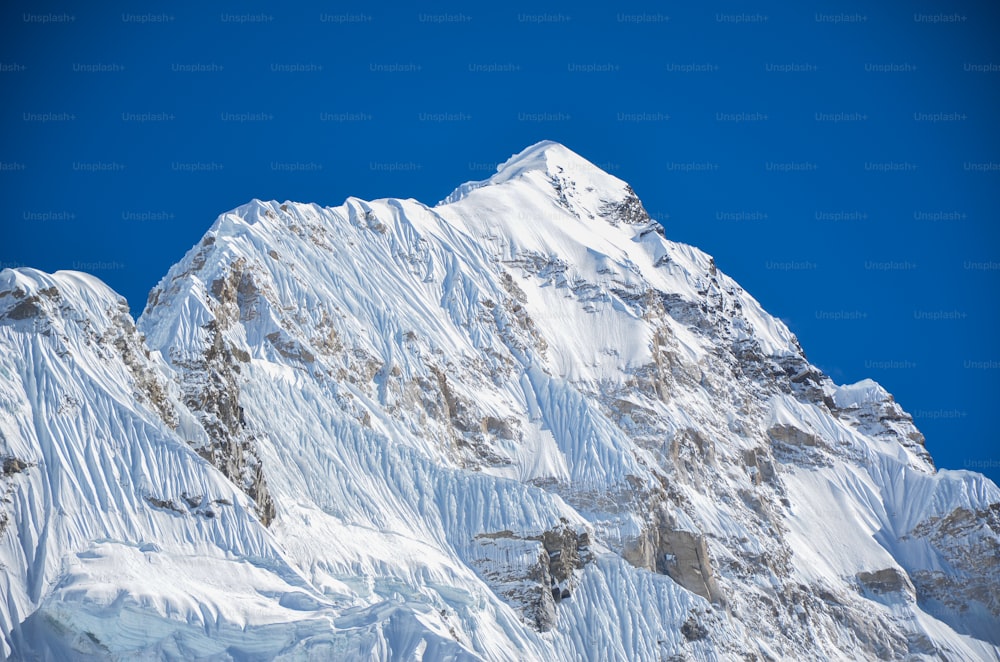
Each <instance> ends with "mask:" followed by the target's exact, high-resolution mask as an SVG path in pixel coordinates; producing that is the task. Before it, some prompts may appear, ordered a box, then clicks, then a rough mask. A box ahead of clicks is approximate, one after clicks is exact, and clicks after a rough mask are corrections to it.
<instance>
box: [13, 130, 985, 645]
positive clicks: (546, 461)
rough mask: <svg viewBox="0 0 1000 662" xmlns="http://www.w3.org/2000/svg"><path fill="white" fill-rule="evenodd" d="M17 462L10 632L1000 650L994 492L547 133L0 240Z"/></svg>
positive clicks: (150, 640) (112, 640)
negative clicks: (298, 194) (513, 143)
mask: <svg viewBox="0 0 1000 662" xmlns="http://www.w3.org/2000/svg"><path fill="white" fill-rule="evenodd" d="M0 458H2V472H0V492H2V501H0V569H2V572H0V588H2V591H0V628H2V635H3V637H2V640H0V655H2V656H3V657H10V658H14V659H26V660H33V659H40V660H58V659H80V660H104V659H120V660H131V659H176V660H192V659H201V660H264V659H275V658H277V659H287V660H298V659H392V660H411V659H428V660H431V659H433V660H438V659H446V660H467V659H468V660H473V659H486V660H516V659H524V660H561V659H565V660H569V659H591V660H608V659H621V660H660V659H666V660H685V659H688V660H691V659H695V660H783V659H796V660H805V659H829V660H841V659H843V660H858V659H887V660H892V659H906V660H919V659H928V660H930V659H935V660H937V659H946V660H1000V490H998V488H997V486H996V485H994V484H993V483H992V482H990V481H989V480H988V479H986V478H985V477H983V476H982V475H979V474H976V473H973V472H967V471H946V470H936V469H935V468H934V465H933V464H932V461H931V458H930V456H929V455H928V453H927V451H926V450H925V448H924V444H923V436H922V435H921V434H920V432H919V431H918V430H917V429H916V427H914V425H913V421H912V419H911V417H910V416H909V415H908V414H907V413H906V412H905V411H904V410H903V409H902V408H901V407H900V406H899V405H898V404H897V403H896V402H895V401H894V400H893V398H892V396H891V395H889V394H888V393H887V392H886V391H885V390H884V389H883V388H882V387H880V386H879V385H878V384H876V383H874V382H872V381H870V380H865V381H862V382H859V383H857V384H853V385H847V386H837V385H835V384H834V383H833V382H832V381H831V380H830V379H829V378H828V377H827V376H826V375H824V374H823V373H822V372H821V371H820V370H818V369H817V368H816V367H814V366H812V365H811V364H810V363H809V361H808V360H807V359H806V357H805V355H804V353H803V351H802V348H801V347H800V346H799V344H798V342H797V340H796V339H795V337H794V336H793V335H792V334H791V333H790V332H789V330H788V329H787V328H786V327H785V326H784V324H782V323H781V322H780V321H779V320H777V319H775V318H774V317H772V316H770V315H768V314H767V313H766V312H765V311H763V310H762V309H761V307H760V305H759V304H758V303H757V302H756V301H755V300H754V299H753V298H752V297H751V296H750V295H749V294H747V293H746V292H744V291H743V290H742V289H741V288H740V287H739V286H738V285H737V284H736V283H735V282H733V281H732V280H731V279H730V278H728V277H727V276H725V275H724V274H723V273H721V272H720V271H719V270H718V269H717V268H716V266H715V264H714V262H713V260H712V259H711V258H710V257H709V256H707V255H705V254H704V253H702V252H700V251H698V250H697V249H695V248H692V247H690V246H686V245H683V244H678V243H674V242H671V241H668V240H667V239H665V238H664V236H663V230H662V228H661V227H660V226H659V225H658V224H656V223H655V222H654V221H652V220H651V219H650V218H649V217H648V215H647V214H646V212H645V210H644V209H643V206H642V204H641V202H640V201H639V199H638V198H637V197H636V195H635V193H634V192H633V191H632V189H631V188H630V187H629V186H627V185H626V184H625V183H624V182H622V181H620V180H618V179H616V178H615V177H612V176H610V175H608V174H606V173H604V172H602V171H601V170H599V169H598V168H596V167H595V166H593V165H592V164H590V163H588V162H587V161H586V160H584V159H583V158H581V157H580V156H578V155H576V154H574V153H573V152H571V151H569V150H568V149H566V148H565V147H563V146H561V145H558V144H555V143H550V142H544V143H539V144H538V145H535V146H532V147H530V148H528V149H526V150H525V151H523V152H521V153H520V154H517V155H515V156H514V157H512V158H511V159H510V160H509V161H507V162H506V163H504V164H503V165H501V166H500V167H499V168H498V171H497V173H496V174H495V175H493V176H492V177H491V178H489V179H488V180H486V181H483V182H474V183H468V184H464V185H462V186H461V187H459V188H458V189H457V190H456V191H455V192H454V193H452V194H451V195H450V196H449V197H448V198H446V199H445V200H444V201H442V202H440V203H438V204H437V205H436V206H434V207H428V206H426V205H424V204H421V203H419V202H417V201H415V200H397V199H384V200H376V201H371V202H366V201H363V200H359V199H355V198H349V199H348V200H347V201H346V202H345V203H344V204H343V205H341V206H340V207H336V208H324V207H319V206H316V205H310V204H298V203H292V202H286V203H284V204H280V203H277V202H261V201H257V200H255V201H253V202H251V203H249V204H247V205H244V206H242V207H239V208H237V209H234V210H233V211H230V212H227V213H225V214H223V215H222V216H220V217H219V218H218V220H217V221H216V222H215V224H214V225H213V226H212V227H211V229H210V230H209V231H208V233H207V234H206V235H205V236H204V238H203V239H202V240H201V241H200V242H199V243H198V245H196V246H195V247H194V248H192V249H191V250H190V251H189V252H188V254H187V255H186V256H185V257H184V258H183V259H182V260H181V261H180V262H178V263H177V264H176V265H175V266H174V267H173V268H172V269H171V270H170V272H169V273H168V274H167V275H166V276H165V277H164V278H163V280H162V281H161V282H160V283H159V284H158V285H157V286H156V288H154V289H153V291H152V292H151V293H150V295H149V300H148V303H147V305H146V308H145V310H144V311H143V313H142V315H141V317H139V319H138V320H137V321H134V320H133V318H132V317H131V316H130V315H129V312H128V308H127V306H126V304H125V302H124V300H123V299H122V298H121V297H119V296H118V295H116V294H115V293H114V292H113V291H111V290H110V289H109V288H108V287H106V286H105V285H104V284H102V283H101V282H100V281H98V280H97V279H95V278H93V277H91V276H88V275H85V274H81V273H77V272H69V271H61V272H56V273H54V274H46V273H42V272H40V271H36V270H33V269H17V270H5V271H3V272H2V273H0Z"/></svg>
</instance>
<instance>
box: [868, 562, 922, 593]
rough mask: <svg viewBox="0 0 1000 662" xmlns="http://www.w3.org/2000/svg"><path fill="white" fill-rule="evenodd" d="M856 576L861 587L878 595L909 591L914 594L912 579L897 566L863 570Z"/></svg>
mask: <svg viewBox="0 0 1000 662" xmlns="http://www.w3.org/2000/svg"><path fill="white" fill-rule="evenodd" d="M855 577H856V578H857V580H858V583H859V584H860V585H861V588H863V589H864V590H865V591H869V592H871V593H874V594H876V595H885V594H887V593H907V594H909V595H911V596H912V595H913V594H914V589H913V584H912V583H911V582H910V579H909V578H908V577H907V576H906V575H905V574H904V573H903V572H901V571H900V570H899V569H897V568H883V569H881V570H876V571H874V572H867V571H862V572H859V573H858V574H857V575H855Z"/></svg>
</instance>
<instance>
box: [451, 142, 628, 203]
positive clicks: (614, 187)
mask: <svg viewBox="0 0 1000 662" xmlns="http://www.w3.org/2000/svg"><path fill="white" fill-rule="evenodd" d="M539 173H540V174H541V175H542V176H543V177H544V178H545V179H546V180H549V181H551V180H553V179H564V178H565V179H568V180H576V181H579V182H581V183H585V184H586V186H587V187H588V188H589V189H592V190H599V191H602V192H605V194H606V195H607V196H608V197H611V198H615V199H617V198H620V197H622V195H621V194H622V192H623V191H625V189H626V188H627V184H626V183H625V182H623V181H622V180H620V179H618V178H617V177H615V176H614V175H609V174H608V173H606V172H605V171H603V170H601V169H600V168H599V167H597V166H596V165H594V164H593V163H591V162H590V161H588V160H587V159H585V158H584V157H582V156H580V155H579V154H577V153H576V152H574V151H573V150H571V149H569V148H568V147H566V146H565V145H563V144H561V143H557V142H555V141H553V140H542V141H540V142H537V143H535V144H534V145H531V146H530V147H526V148H525V149H523V150H521V151H520V152H518V153H517V154H514V155H512V156H511V157H510V158H509V159H507V160H506V161H504V162H503V163H501V164H500V165H498V166H497V171H496V173H495V174H493V175H492V176H491V177H489V178H488V179H484V180H482V181H473V182H466V183H465V184H462V185H461V186H459V187H458V188H457V189H455V190H454V191H453V192H452V193H451V195H449V196H448V197H447V198H445V199H444V200H442V201H441V203H439V204H451V203H453V202H458V201H459V200H461V199H463V198H465V197H466V196H467V195H468V194H469V193H471V192H472V191H475V190H476V189H480V188H483V187H485V186H496V185H501V184H506V183H508V182H512V181H518V180H521V179H523V178H525V177H527V176H530V175H534V174H539Z"/></svg>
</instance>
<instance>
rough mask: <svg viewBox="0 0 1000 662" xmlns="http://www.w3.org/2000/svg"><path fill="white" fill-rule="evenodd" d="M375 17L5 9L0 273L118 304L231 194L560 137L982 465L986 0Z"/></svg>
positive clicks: (992, 331) (505, 152)
mask: <svg viewBox="0 0 1000 662" xmlns="http://www.w3.org/2000/svg"><path fill="white" fill-rule="evenodd" d="M370 5H371V3H356V4H353V5H352V4H343V3H329V2H316V3H281V4H273V5H268V4H258V3H253V2H248V3H243V2H240V3H235V2H228V1H225V0H221V1H212V2H202V3H176V2H159V3H156V2H154V3H146V2H127V3H113V2H103V3H63V4H59V3H52V2H48V1H44V2H38V1H32V2H19V1H12V2H6V3H4V5H3V7H2V8H0V24H2V25H3V26H4V34H5V39H4V40H3V41H2V43H0V89H2V98H3V99H4V103H3V104H2V107H0V116H2V120H3V121H2V127H3V129H2V130H3V134H2V140H0V192H2V194H3V198H4V202H5V204H4V205H3V215H2V219H3V220H2V223H3V226H2V230H3V239H2V242H0V262H2V263H3V266H16V265H28V266H34V267H38V268H42V269H45V270H56V269H61V268H78V269H83V270H88V271H91V272H93V273H95V274H96V275H98V276H100V277H101V278H103V279H104V280H105V281H107V282H108V283H109V284H110V285H111V286H112V287H114V288H115V289H116V290H118V291H119V292H121V293H122V294H124V295H125V296H126V297H127V298H128V300H129V302H130V304H131V306H132V309H133V312H134V313H135V314H136V315H138V314H139V312H141V309H142V307H143V305H144V303H145V298H146V294H147V293H148V291H149V289H150V288H151V287H152V286H153V285H154V284H155V283H156V282H157V280H158V279H159V278H160V277H161V276H162V275H163V274H164V273H165V272H166V271H167V269H168V267H169V266H170V265H171V264H172V263H173V262H175V261H177V260H178V259H180V257H181V256H182V255H183V254H184V252H185V251H186V250H187V249H188V248H189V247H190V246H192V245H193V244H194V243H196V242H197V241H198V239H199V238H200V237H201V235H202V234H203V233H204V231H205V230H206V229H207V228H208V226H209V225H210V224H211V222H212V221H213V220H214V218H215V216H216V215H217V214H219V213H220V212H222V211H225V210H228V209H230V208H232V207H235V206H236V205H238V204H241V203H243V202H246V201H247V200H249V199H250V198H254V197H257V198H263V199H271V198H275V199H279V200H284V199H291V200H299V201H310V202H318V203H321V204H328V205H336V204H339V203H341V202H342V201H343V200H344V198H345V197H347V196H349V195H355V196H358V197H362V198H375V197H389V196H392V197H413V198H417V199H419V200H421V201H424V202H427V203H429V204H433V203H434V202H436V201H438V200H439V199H440V198H442V197H444V196H445V195H447V194H448V193H449V192H450V191H451V189H452V188H454V187H455V186H456V185H458V184H459V183H461V182H463V181H466V180H470V179H482V178H485V177H486V176H488V175H489V173H490V171H491V170H492V168H493V166H494V165H495V164H496V162H498V161H502V160H504V159H506V158H507V157H508V156H509V155H510V154H511V153H514V152H517V151H520V150H521V149H522V148H524V147H525V146H527V145H529V144H531V143H534V142H536V141H538V140H541V139H545V138H548V139H553V140H557V141H560V142H562V143H564V144H566V145H567V146H569V147H570V148H571V149H573V150H575V151H577V152H579V153H580V154H582V155H583V156H585V157H587V158H589V159H590V160H591V161H594V162H595V163H598V164H600V165H602V166H603V167H604V168H605V169H607V170H609V171H610V172H612V173H613V174H615V175H617V176H619V177H621V178H623V179H625V180H627V181H629V182H631V183H632V185H633V186H634V188H635V189H636V191H637V192H638V193H639V195H640V197H641V198H642V199H643V201H644V202H645V204H646V207H647V208H648V209H649V211H650V212H651V213H653V215H654V216H656V217H657V218H658V219H659V220H660V221H661V222H662V223H663V224H664V225H665V227H666V230H667V234H668V236H669V237H671V238H672V239H675V240H679V241H684V242H688V243H691V244H694V245H696V246H698V247H700V248H702V249H703V250H705V251H707V252H709V253H710V254H712V255H714V256H715V257H716V260H717V263H718V264H719V266H720V267H721V268H722V269H723V270H724V271H726V272H727V273H729V274H730V275H732V276H733V277H734V278H736V279H737V280H738V281H739V282H740V283H741V284H742V285H743V286H744V287H746V288H747V289H748V290H749V291H750V292H751V293H752V294H754V295H755V296H756V297H757V298H758V299H759V300H760V301H761V302H762V303H763V304H764V306H765V308H766V309H767V310H769V311H770V312H771V313H773V314H775V315H777V316H779V317H781V318H782V319H784V320H785V321H786V322H787V323H788V324H789V326H790V327H791V328H792V330H793V331H794V332H795V333H796V334H798V336H799V339H800V340H801V342H802V344H803V346H804V347H805V349H806V352H807V354H808V356H809V358H810V359H811V360H812V361H813V362H814V363H816V364H817V365H819V366H820V367H821V368H823V369H824V370H826V371H827V372H828V373H829V374H830V375H831V376H832V377H833V378H834V379H835V380H836V381H837V382H840V383H843V382H852V381H856V380H858V379H861V378H863V377H873V378H875V379H877V380H878V381H880V382H881V383H882V384H883V385H885V386H886V388H888V389H889V391H891V392H892V393H894V394H895V395H896V398H897V400H899V401H900V402H901V403H902V404H903V406H904V407H905V408H906V409H907V410H909V411H910V412H911V413H913V414H914V416H915V417H916V419H917V423H918V425H919V427H920V428H921V429H922V430H923V431H924V433H925V434H926V435H927V438H928V447H929V449H930V450H931V452H932V453H933V455H934V457H935V459H936V460H937V462H938V464H939V466H944V467H949V468H958V469H960V468H978V469H980V470H983V471H984V472H985V473H987V474H988V475H990V476H991V477H993V479H994V480H998V479H1000V445H998V436H997V426H996V424H995V411H996V409H997V396H998V394H1000V393H998V392H1000V387H998V381H1000V380H998V377H1000V350H998V348H997V342H996V340H997V337H998V333H997V328H998V321H1000V319H998V318H1000V305H998V302H1000V298H998V296H997V295H998V285H1000V250H998V249H1000V243H998V220H1000V194H998V192H1000V135H998V120H1000V46H998V43H1000V42H998V41H997V40H996V39H995V38H994V37H995V35H996V34H997V32H998V30H997V28H998V27H1000V21H998V10H997V8H996V6H995V5H993V6H991V5H990V4H989V3H972V2H964V1H962V0H957V1H953V2H936V3H935V2H922V1H915V2H906V3H902V2H899V3H874V4H873V3H850V2H847V3H778V2H763V3H757V4H749V3H745V2H740V3H736V2H732V3H719V4H702V3H694V4H693V5H692V3H681V2H663V3H629V2H623V3H608V4H606V5H601V4H586V3H583V4H581V3H566V4H563V5H562V6H558V5H551V6H549V5H544V6H543V5H537V4H536V3H526V2H525V3H521V4H518V3H491V4H489V5H488V6H485V5H484V6H480V5H479V4H477V3H468V4H461V5H447V4H435V5H428V6H426V7H424V8H422V9H420V8H416V7H414V6H412V5H410V4H409V3H401V5H400V8H385V7H384V6H383V8H373V7H371V6H370ZM883 5H888V6H883Z"/></svg>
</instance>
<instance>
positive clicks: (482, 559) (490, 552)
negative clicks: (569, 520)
mask: <svg viewBox="0 0 1000 662" xmlns="http://www.w3.org/2000/svg"><path fill="white" fill-rule="evenodd" d="M472 553H473V559H472V564H473V566H474V567H475V568H477V570H478V571H479V573H480V574H481V575H482V576H483V578H484V579H486V581H487V582H488V583H489V585H490V587H491V588H492V589H493V590H494V591H495V592H496V594H497V595H499V596H500V597H501V598H503V599H504V601H506V602H507V603H508V604H510V605H511V606H513V607H515V608H516V609H518V610H519V611H520V612H521V614H522V615H523V617H524V619H525V621H526V622H527V623H529V624H530V625H531V626H532V627H533V628H535V629H536V630H538V631H539V632H547V631H549V630H551V629H552V628H553V627H554V626H555V624H556V620H557V617H556V608H557V606H558V604H559V603H560V602H562V601H563V600H566V599H569V598H571V597H572V595H573V591H574V590H575V588H576V584H577V579H576V577H575V574H574V573H575V571H577V570H580V569H581V568H583V566H584V565H585V564H587V563H589V562H590V561H591V560H592V558H593V557H592V555H591V552H590V537H589V535H588V534H587V533H586V532H582V533H581V532H577V531H574V530H573V529H571V528H569V527H566V526H559V527H554V528H552V529H549V530H547V531H543V532H542V533H541V534H533V535H524V536H521V535H517V534H515V533H514V532H513V531H496V532H492V533H481V534H479V535H477V536H476V538H475V540H474V546H473V550H472Z"/></svg>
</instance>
